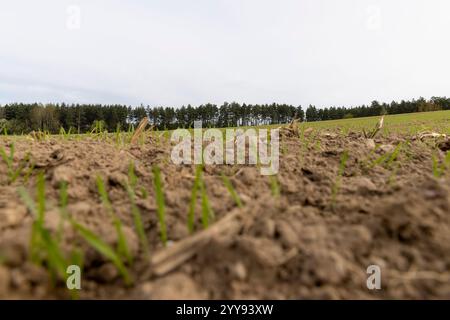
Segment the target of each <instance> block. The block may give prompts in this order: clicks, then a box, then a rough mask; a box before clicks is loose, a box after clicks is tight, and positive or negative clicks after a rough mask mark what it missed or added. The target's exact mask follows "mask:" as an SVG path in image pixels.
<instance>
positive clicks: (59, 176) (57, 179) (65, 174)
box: [52, 166, 76, 187]
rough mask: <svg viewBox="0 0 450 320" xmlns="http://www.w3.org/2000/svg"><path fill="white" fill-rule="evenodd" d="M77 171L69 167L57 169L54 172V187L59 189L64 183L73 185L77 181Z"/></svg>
mask: <svg viewBox="0 0 450 320" xmlns="http://www.w3.org/2000/svg"><path fill="white" fill-rule="evenodd" d="M75 176H76V173H75V170H74V169H72V168H70V167H67V166H59V167H56V168H55V170H54V171H53V177H52V185H53V186H54V187H58V186H59V185H60V184H61V183H62V182H66V183H68V184H71V183H72V182H73V180H74V179H75Z"/></svg>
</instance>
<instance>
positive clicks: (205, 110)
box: [0, 97, 450, 134]
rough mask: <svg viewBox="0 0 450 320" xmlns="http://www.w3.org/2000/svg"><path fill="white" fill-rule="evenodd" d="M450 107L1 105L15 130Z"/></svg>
mask: <svg viewBox="0 0 450 320" xmlns="http://www.w3.org/2000/svg"><path fill="white" fill-rule="evenodd" d="M437 110H450V98H446V97H432V98H431V99H429V100H426V99H424V98H419V99H417V100H415V99H413V100H411V101H404V100H402V101H400V102H395V101H393V102H391V103H379V102H377V101H373V102H372V103H371V104H370V105H362V106H357V107H349V108H346V107H328V108H318V107H315V106H312V105H310V106H309V107H307V108H306V110H304V109H303V108H302V107H301V106H293V105H287V104H276V103H273V104H264V105H260V104H253V105H252V104H242V105H241V104H239V103H235V102H233V103H227V102H225V103H223V104H222V105H221V106H217V105H215V104H210V103H208V104H204V105H200V106H197V107H193V106H191V105H188V106H182V107H180V108H174V107H150V106H143V105H141V106H139V107H130V106H125V105H99V104H65V103H61V104H39V103H34V104H23V103H12V104H7V105H4V106H0V130H1V131H2V132H7V133H10V134H21V133H29V132H31V131H47V132H50V133H58V132H59V131H60V130H61V128H64V129H65V131H66V132H68V131H69V130H70V132H72V133H85V132H89V131H91V130H92V129H93V128H94V127H95V126H98V124H99V123H101V125H102V127H103V128H105V129H106V130H108V131H110V132H111V131H116V130H117V129H118V128H120V130H128V129H129V128H130V126H132V125H136V124H137V123H138V122H139V121H140V120H141V119H142V118H144V117H146V116H148V117H149V119H150V123H151V124H152V125H154V126H155V127H156V128H158V129H159V130H163V129H175V128H191V127H193V123H194V121H195V120H201V121H202V122H203V127H221V128H224V127H238V126H255V125H271V124H283V123H289V122H291V121H292V120H293V119H294V118H296V119H299V120H300V121H322V120H333V119H343V118H357V117H368V116H377V115H381V114H400V113H411V112H423V111H437Z"/></svg>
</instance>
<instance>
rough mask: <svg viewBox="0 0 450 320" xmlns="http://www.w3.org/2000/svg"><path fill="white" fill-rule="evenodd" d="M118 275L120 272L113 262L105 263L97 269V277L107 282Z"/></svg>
mask: <svg viewBox="0 0 450 320" xmlns="http://www.w3.org/2000/svg"><path fill="white" fill-rule="evenodd" d="M118 276H119V272H118V271H117V268H116V267H115V266H114V265H113V264H112V263H105V264H103V265H102V266H101V267H100V268H99V269H97V270H96V271H95V278H96V279H98V280H100V281H102V282H105V283H109V282H112V281H114V280H115V279H117V277H118Z"/></svg>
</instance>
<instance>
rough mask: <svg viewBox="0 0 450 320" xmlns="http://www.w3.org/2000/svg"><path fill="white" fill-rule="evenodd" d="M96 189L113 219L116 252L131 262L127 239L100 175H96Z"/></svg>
mask: <svg viewBox="0 0 450 320" xmlns="http://www.w3.org/2000/svg"><path fill="white" fill-rule="evenodd" d="M97 189H98V193H99V194H100V197H101V200H102V203H103V206H104V207H105V208H106V210H107V211H108V213H109V215H110V217H111V219H112V221H113V224H114V227H115V229H116V234H117V252H118V254H119V256H121V257H122V258H124V259H125V260H126V261H127V262H128V263H129V264H132V263H133V257H132V256H131V253H130V250H129V248H128V244H127V240H126V238H125V235H124V233H123V229H122V222H121V221H120V219H119V217H117V215H116V213H115V212H114V209H113V207H112V205H111V201H110V200H109V197H108V193H107V192H106V188H105V183H104V181H103V179H102V178H101V177H100V176H97Z"/></svg>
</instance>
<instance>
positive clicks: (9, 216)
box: [0, 205, 27, 228]
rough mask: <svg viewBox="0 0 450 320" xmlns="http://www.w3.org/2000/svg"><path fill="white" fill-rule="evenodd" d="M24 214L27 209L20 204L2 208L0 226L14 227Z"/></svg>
mask: <svg viewBox="0 0 450 320" xmlns="http://www.w3.org/2000/svg"><path fill="white" fill-rule="evenodd" d="M26 214H27V209H26V208H25V207H24V206H22V205H15V206H14V207H9V208H6V209H2V210H1V213H0V228H8V227H14V226H16V225H18V224H20V223H21V222H22V221H23V219H24V218H25V216H26Z"/></svg>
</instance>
